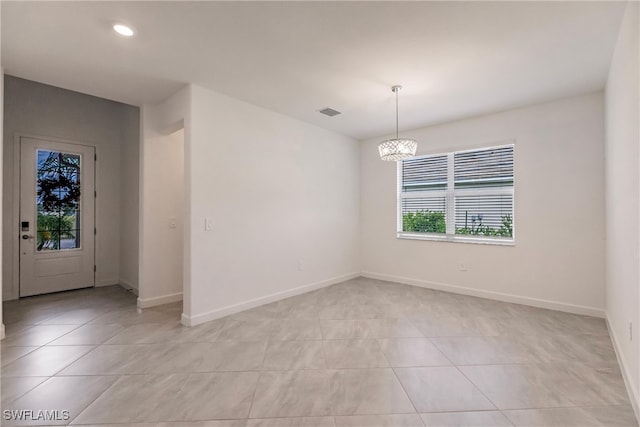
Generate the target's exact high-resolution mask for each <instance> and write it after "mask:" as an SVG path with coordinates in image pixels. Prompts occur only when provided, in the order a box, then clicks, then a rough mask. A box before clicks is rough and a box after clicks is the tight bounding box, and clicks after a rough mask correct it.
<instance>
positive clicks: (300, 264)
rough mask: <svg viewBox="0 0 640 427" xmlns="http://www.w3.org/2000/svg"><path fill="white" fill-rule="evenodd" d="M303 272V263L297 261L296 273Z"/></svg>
mask: <svg viewBox="0 0 640 427" xmlns="http://www.w3.org/2000/svg"><path fill="white" fill-rule="evenodd" d="M302 270H304V263H303V262H302V260H298V271H302Z"/></svg>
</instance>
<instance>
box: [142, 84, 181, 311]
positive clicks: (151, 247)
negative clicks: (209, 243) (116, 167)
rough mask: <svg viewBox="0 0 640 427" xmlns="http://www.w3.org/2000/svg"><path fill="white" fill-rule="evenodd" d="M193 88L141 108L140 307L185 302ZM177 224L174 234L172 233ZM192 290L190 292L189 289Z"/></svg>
mask: <svg viewBox="0 0 640 427" xmlns="http://www.w3.org/2000/svg"><path fill="white" fill-rule="evenodd" d="M189 99H190V88H189V87H185V88H184V89H182V90H180V91H178V92H177V93H176V94H174V95H173V96H171V97H169V98H168V99H166V100H165V101H163V102H161V103H160V104H158V105H145V106H144V107H143V108H142V138H141V158H140V182H141V185H140V206H139V211H140V214H141V215H140V223H139V229H138V232H139V242H140V263H139V289H138V292H139V293H138V295H139V297H138V305H139V306H140V307H150V306H153V305H158V304H165V303H168V302H173V301H179V300H181V299H182V298H183V295H182V293H183V283H188V281H186V282H185V280H184V277H185V275H188V271H185V270H184V268H183V265H184V253H185V251H184V237H185V234H186V233H185V231H184V230H185V212H186V211H187V209H188V205H187V199H186V195H185V193H184V188H185V184H184V168H185V164H184V149H185V140H186V138H187V137H188V132H187V131H186V129H185V131H182V130H181V129H182V128H183V127H184V126H187V125H188V123H189V122H188V116H189ZM169 218H175V219H176V228H170V227H169ZM185 288H188V286H185Z"/></svg>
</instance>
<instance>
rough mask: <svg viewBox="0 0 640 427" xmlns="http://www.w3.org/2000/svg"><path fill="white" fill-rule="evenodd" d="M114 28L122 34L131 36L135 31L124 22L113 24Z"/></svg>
mask: <svg viewBox="0 0 640 427" xmlns="http://www.w3.org/2000/svg"><path fill="white" fill-rule="evenodd" d="M113 29H114V31H115V32H116V33H118V34H121V35H123V36H127V37H131V36H132V35H133V34H134V33H133V30H132V29H131V28H130V27H127V26H126V25H122V24H116V25H114V26H113Z"/></svg>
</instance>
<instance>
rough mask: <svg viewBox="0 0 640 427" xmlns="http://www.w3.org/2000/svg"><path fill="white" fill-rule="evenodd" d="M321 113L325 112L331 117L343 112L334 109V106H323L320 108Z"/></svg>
mask: <svg viewBox="0 0 640 427" xmlns="http://www.w3.org/2000/svg"><path fill="white" fill-rule="evenodd" d="M320 113H322V114H324V115H325V116H329V117H333V116H337V115H338V114H342V113H341V112H340V111H338V110H334V109H333V108H329V107H327V108H323V109H322V110H320Z"/></svg>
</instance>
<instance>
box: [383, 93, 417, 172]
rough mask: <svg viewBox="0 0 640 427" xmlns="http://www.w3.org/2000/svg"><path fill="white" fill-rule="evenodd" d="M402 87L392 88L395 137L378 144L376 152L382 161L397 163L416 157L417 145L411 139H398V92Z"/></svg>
mask: <svg viewBox="0 0 640 427" xmlns="http://www.w3.org/2000/svg"><path fill="white" fill-rule="evenodd" d="M400 89H402V86H398V85H396V86H392V87H391V91H392V92H393V93H395V94H396V137H395V138H394V139H387V140H386V141H382V142H381V143H380V144H378V151H379V152H380V158H381V159H382V160H389V161H394V162H396V161H398V160H404V159H408V158H410V157H413V156H415V155H416V149H417V148H418V143H417V142H416V141H414V140H413V139H406V138H398V92H400Z"/></svg>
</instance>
